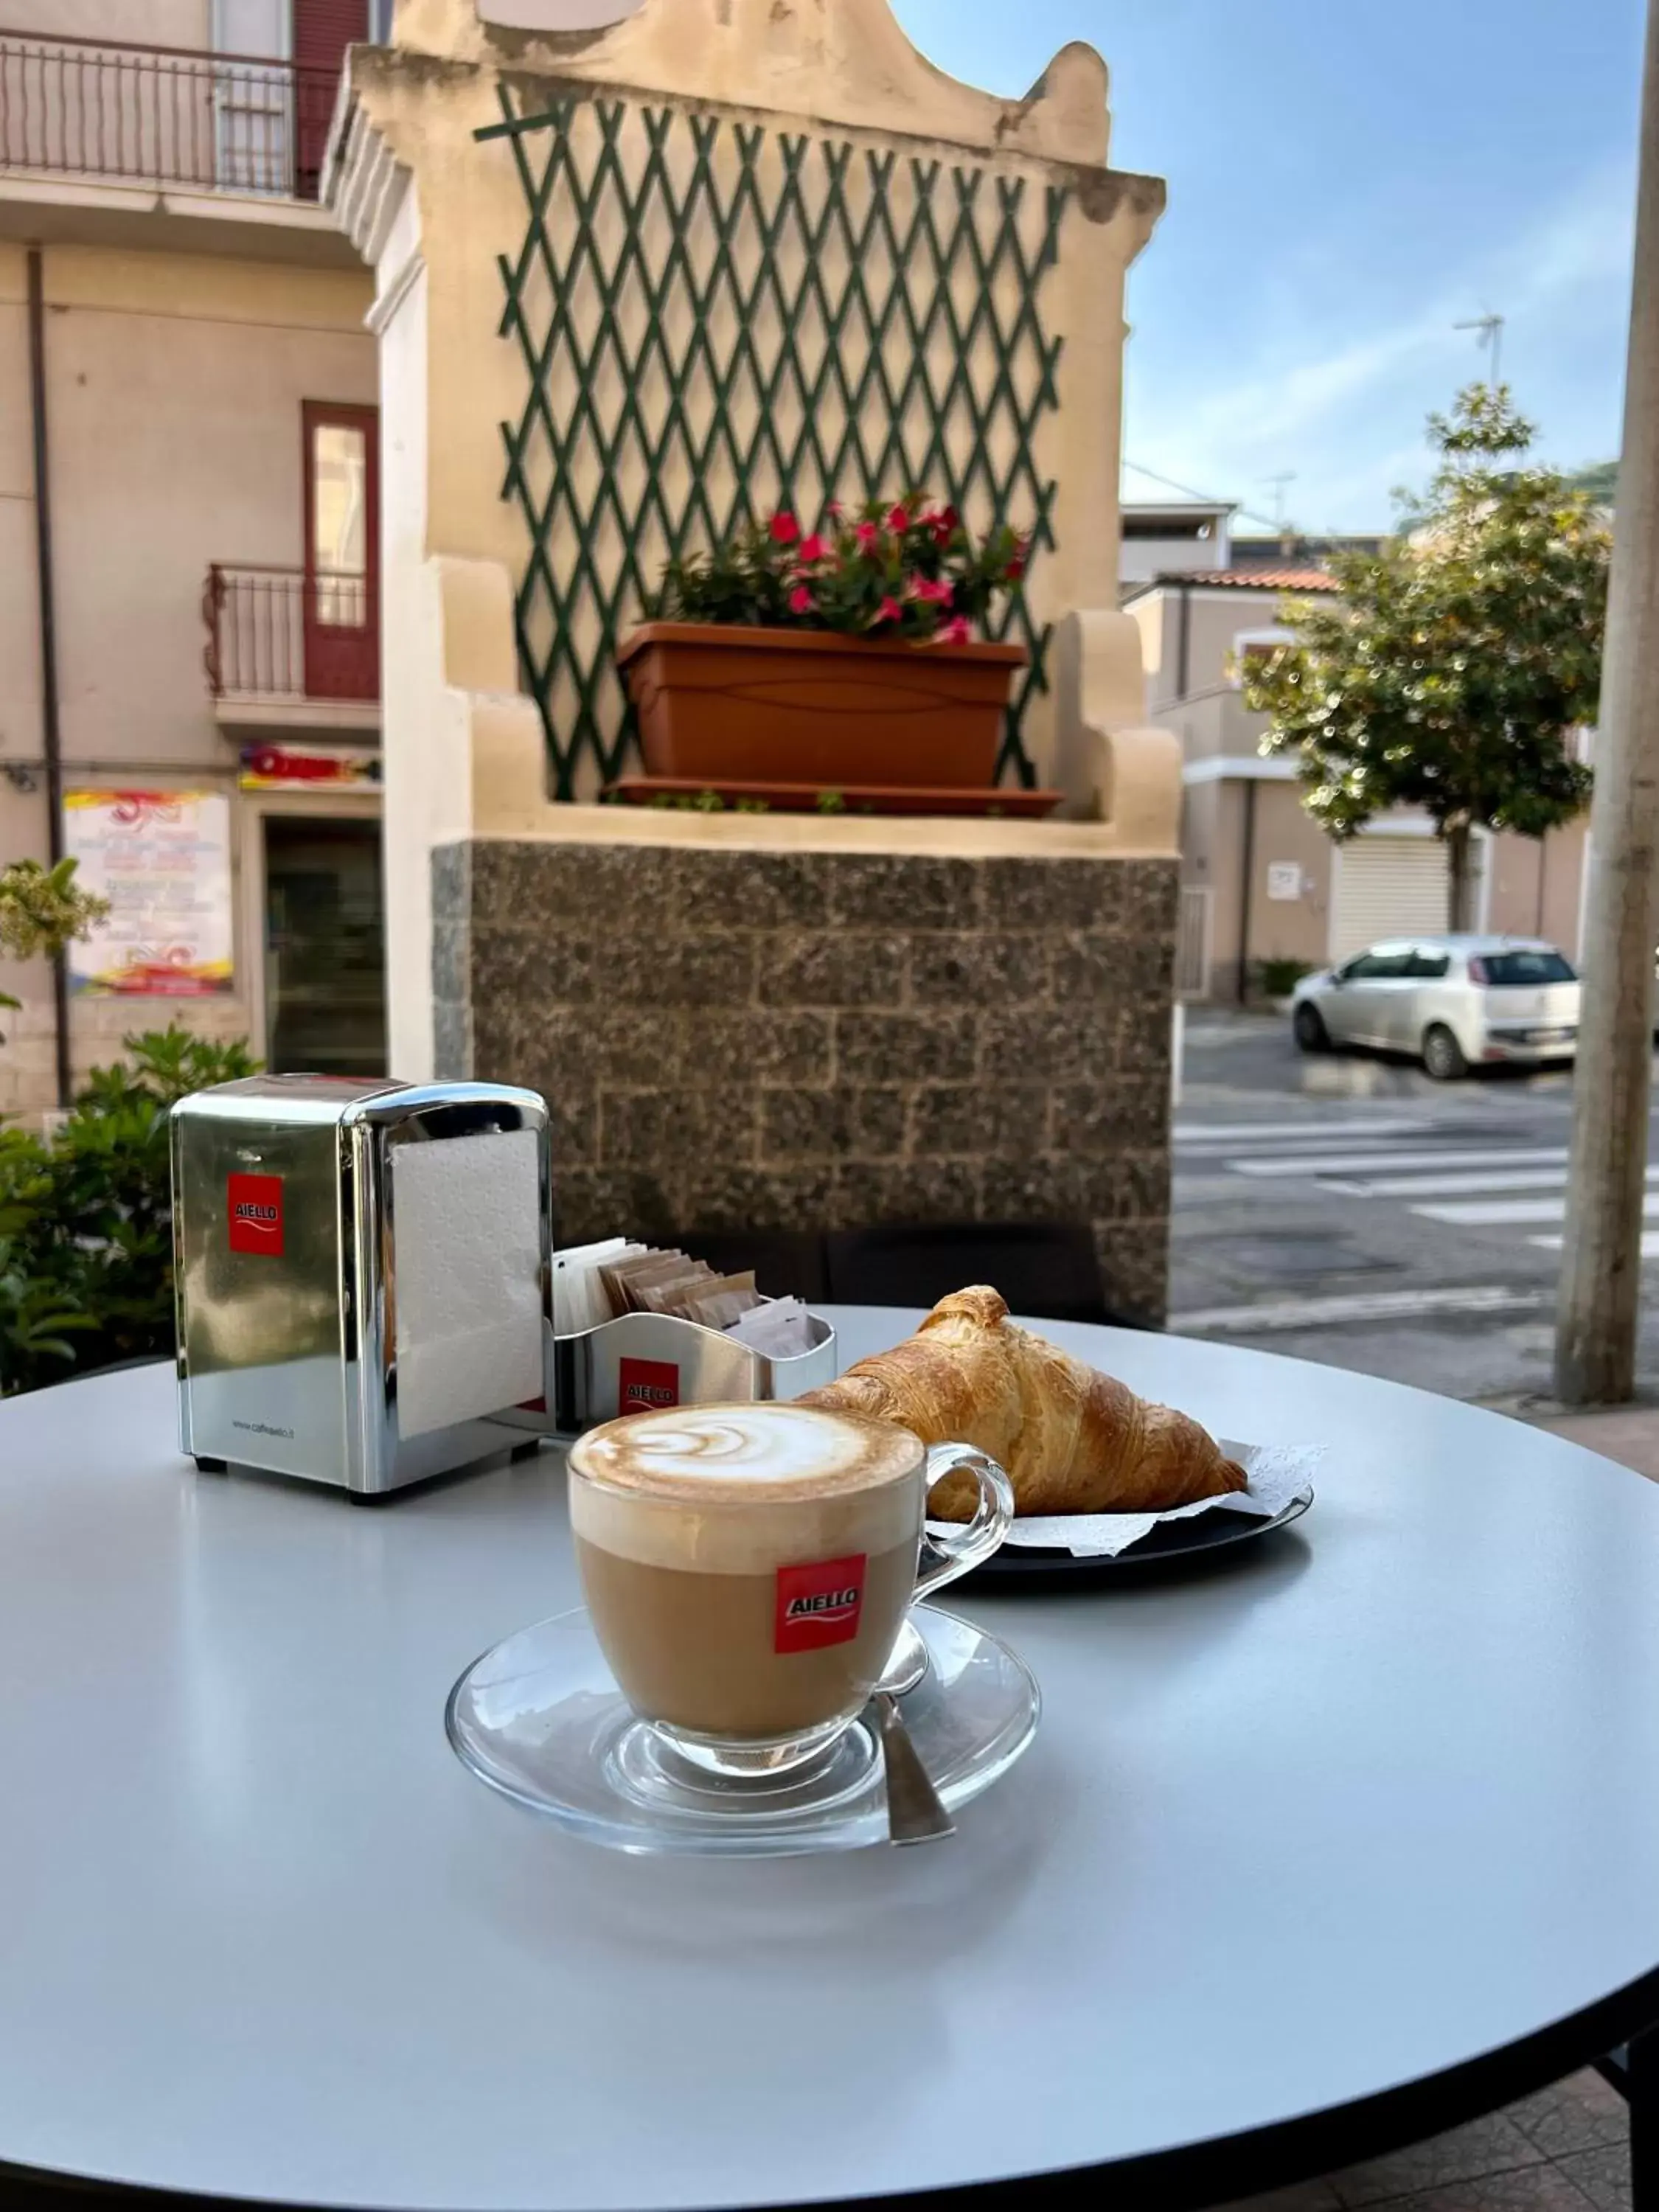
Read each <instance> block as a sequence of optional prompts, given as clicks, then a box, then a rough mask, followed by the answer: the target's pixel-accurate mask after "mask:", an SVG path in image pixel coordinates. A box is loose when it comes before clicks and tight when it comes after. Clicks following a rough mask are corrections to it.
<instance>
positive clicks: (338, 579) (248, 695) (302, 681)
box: [202, 562, 380, 737]
mask: <svg viewBox="0 0 1659 2212" xmlns="http://www.w3.org/2000/svg"><path fill="white" fill-rule="evenodd" d="M378 598H379V594H378V592H376V590H375V589H374V584H373V582H372V581H371V580H370V579H369V578H368V577H367V576H365V575H362V574H346V573H344V572H343V571H342V572H335V571H329V570H321V569H312V570H309V571H307V570H306V569H304V568H264V567H258V566H253V565H251V564H245V565H242V566H239V567H231V566H229V565H228V564H226V563H224V562H214V564H213V566H212V567H211V568H210V569H209V570H208V574H207V583H206V586H205V587H204V591H203V594H202V619H203V621H204V623H205V625H206V628H207V633H208V636H207V644H206V645H205V647H204V649H203V653H202V665H203V666H204V669H205V670H206V671H207V679H208V690H209V692H210V695H211V696H212V699H213V709H214V718H215V720H216V721H217V723H218V725H219V726H220V728H221V729H222V730H224V731H226V732H235V733H237V734H246V733H247V732H259V731H273V730H289V731H294V732H299V731H313V732H331V733H332V734H334V735H336V736H352V737H362V736H366V735H367V736H372V735H374V734H375V733H377V732H379V730H380V608H379V605H378Z"/></svg>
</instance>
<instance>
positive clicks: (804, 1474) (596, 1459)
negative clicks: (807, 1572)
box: [571, 1404, 921, 1502]
mask: <svg viewBox="0 0 1659 2212" xmlns="http://www.w3.org/2000/svg"><path fill="white" fill-rule="evenodd" d="M571 1456H572V1460H573V1462H574V1465H575V1466H576V1467H577V1468H579V1469H580V1472H581V1473H582V1474H585V1475H586V1477H587V1478H588V1480H590V1481H592V1482H603V1483H605V1484H608V1485H609V1486H611V1487H613V1488H616V1489H619V1490H633V1491H639V1492H645V1493H647V1494H648V1495H649V1496H651V1497H653V1498H685V1499H686V1500H687V1501H688V1502H690V1500H691V1499H693V1498H696V1497H698V1496H703V1497H707V1496H709V1495H711V1494H712V1493H713V1492H714V1491H715V1490H718V1489H724V1488H726V1487H728V1486H730V1487H732V1488H734V1489H738V1490H741V1491H743V1492H747V1493H750V1494H751V1495H753V1496H754V1497H755V1498H757V1499H758V1498H760V1497H761V1496H763V1494H768V1493H775V1494H777V1495H779V1496H788V1497H792V1498H793V1497H797V1496H799V1495H801V1494H802V1492H804V1491H811V1492H813V1493H815V1494H816V1495H817V1496H819V1497H836V1496H838V1495H841V1494H843V1493H844V1492H848V1491H853V1490H863V1489H866V1488H867V1487H869V1486H872V1485H873V1484H878V1483H881V1482H886V1481H891V1480H894V1479H895V1478H896V1477H897V1476H899V1475H901V1474H908V1473H909V1472H910V1471H911V1470H912V1469H913V1468H915V1465H916V1462H917V1461H918V1459H919V1458H920V1456H921V1450H920V1447H919V1446H918V1445H917V1443H916V1442H915V1438H914V1437H911V1436H910V1435H909V1434H908V1432H907V1431H904V1430H902V1429H897V1428H894V1427H891V1426H890V1425H888V1424H887V1423H885V1422H880V1421H866V1420H862V1419H858V1418H857V1417H855V1416H851V1415H848V1414H845V1413H820V1412H819V1411H817V1408H816V1407H811V1406H792V1405H788V1404H784V1405H770V1404H769V1405H761V1406H756V1405H739V1406H675V1407H665V1409H664V1410H663V1411H662V1412H661V1413H636V1414H635V1415H634V1416H633V1417H632V1418H631V1419H628V1420H622V1421H611V1422H607V1423H606V1425H605V1427H604V1428H602V1429H596V1430H594V1431H593V1432H592V1435H591V1436H587V1437H583V1439H582V1440H581V1442H580V1443H579V1444H577V1445H576V1446H575V1448H574V1451H573V1453H572V1455H571Z"/></svg>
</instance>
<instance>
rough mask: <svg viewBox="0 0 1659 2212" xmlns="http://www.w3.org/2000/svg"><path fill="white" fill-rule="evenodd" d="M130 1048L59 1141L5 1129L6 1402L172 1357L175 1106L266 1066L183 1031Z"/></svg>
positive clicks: (100, 1079)
mask: <svg viewBox="0 0 1659 2212" xmlns="http://www.w3.org/2000/svg"><path fill="white" fill-rule="evenodd" d="M125 1046H126V1049H127V1051H128V1053H129V1054H131V1058H130V1060H118V1061H117V1062H116V1063H115V1065H114V1066H112V1067H100V1068H94V1070H93V1073H92V1076H91V1079H90V1080H89V1081H88V1085H87V1086H86V1088H85V1090H84V1091H82V1092H81V1094H80V1095H79V1097H77V1098H76V1102H75V1104H74V1107H73V1108H72V1109H71V1110H70V1112H69V1113H68V1114H67V1115H64V1119H63V1121H61V1122H60V1123H59V1124H58V1127H56V1128H55V1129H54V1130H52V1133H51V1134H50V1135H49V1136H46V1137H33V1136H30V1135H28V1134H27V1133H25V1132H24V1131H22V1130H21V1129H16V1128H9V1129H0V1397H6V1396H9V1395H11V1394H12V1393H13V1392H15V1391H18V1390H32V1389H38V1388H39V1387H40V1385H41V1384H42V1383H57V1382H62V1381H63V1380H64V1378H65V1377H66V1376H69V1375H70V1374H72V1373H75V1372H76V1371H81V1372H85V1371H88V1370H91V1369H93V1368H97V1367H105V1366H108V1365H109V1364H112V1362H113V1361H116V1360H122V1359H138V1358H165V1357H166V1356H167V1353H169V1352H171V1351H172V1349H173V1205H172V1190H171V1186H170V1174H169V1165H168V1157H167V1109H168V1108H169V1107H170V1106H171V1105H172V1104H173V1101H174V1100H175V1099H177V1098H182V1097H185V1094H186V1093H187V1092H188V1091H201V1090H204V1089H205V1088H206V1087H207V1085H210V1084H213V1083H228V1082H230V1081H232V1080H233V1079H234V1078H236V1077H237V1076H242V1075H252V1073H254V1072H255V1070H256V1068H257V1066H258V1062H257V1061H256V1060H253V1059H252V1058H251V1057H250V1055H249V1054H248V1050H247V1048H246V1043H245V1042H235V1043H232V1044H217V1043H215V1042H212V1041H211V1040H210V1039H208V1038H205V1037H198V1036H191V1034H190V1033H189V1031H187V1030H181V1029H179V1028H177V1027H176V1026H175V1027H173V1028H170V1029H167V1030H160V1031H152V1032H150V1033H149V1035H147V1036H130V1037H128V1038H126V1039H125Z"/></svg>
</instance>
